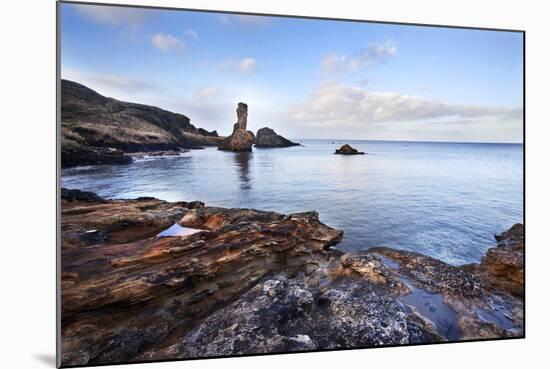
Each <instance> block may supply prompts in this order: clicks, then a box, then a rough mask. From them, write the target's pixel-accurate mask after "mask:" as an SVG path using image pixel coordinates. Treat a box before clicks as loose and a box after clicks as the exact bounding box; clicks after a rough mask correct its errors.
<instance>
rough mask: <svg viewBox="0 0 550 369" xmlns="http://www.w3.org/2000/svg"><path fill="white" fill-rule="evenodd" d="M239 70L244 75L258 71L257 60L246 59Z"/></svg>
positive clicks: (242, 61) (241, 62)
mask: <svg viewBox="0 0 550 369" xmlns="http://www.w3.org/2000/svg"><path fill="white" fill-rule="evenodd" d="M239 70H240V71H241V72H242V73H250V72H254V70H256V59H253V58H245V59H243V60H241V61H240V62H239Z"/></svg>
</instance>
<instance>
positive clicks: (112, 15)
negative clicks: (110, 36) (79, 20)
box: [73, 4, 151, 27]
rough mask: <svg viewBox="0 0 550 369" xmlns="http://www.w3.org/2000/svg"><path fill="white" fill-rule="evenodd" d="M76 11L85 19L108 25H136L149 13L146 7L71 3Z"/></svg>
mask: <svg viewBox="0 0 550 369" xmlns="http://www.w3.org/2000/svg"><path fill="white" fill-rule="evenodd" d="M73 6H74V8H75V9H76V11H77V12H78V13H79V14H80V15H81V16H82V17H83V18H85V19H87V20H90V21H93V22H96V23H100V24H110V25H117V26H119V25H128V26H132V27H136V26H139V25H141V23H143V21H144V20H145V18H147V17H148V16H149V15H150V13H151V12H150V11H149V12H148V11H147V9H139V8H129V7H118V6H109V5H85V4H78V5H77V4H75V5H73Z"/></svg>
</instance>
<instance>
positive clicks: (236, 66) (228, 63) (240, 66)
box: [219, 58, 257, 74]
mask: <svg viewBox="0 0 550 369" xmlns="http://www.w3.org/2000/svg"><path fill="white" fill-rule="evenodd" d="M256 66H257V62H256V59H254V58H244V59H240V60H234V59H231V58H227V59H225V60H224V61H223V62H221V63H220V64H219V67H220V69H222V70H233V71H236V72H239V73H242V74H249V73H253V72H255V71H256Z"/></svg>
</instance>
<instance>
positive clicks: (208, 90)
mask: <svg viewBox="0 0 550 369" xmlns="http://www.w3.org/2000/svg"><path fill="white" fill-rule="evenodd" d="M219 92H220V91H219V89H218V88H217V87H204V88H201V89H200V90H198V91H197V93H196V95H195V98H196V99H197V100H207V99H210V98H211V97H214V96H216V95H218V93H219Z"/></svg>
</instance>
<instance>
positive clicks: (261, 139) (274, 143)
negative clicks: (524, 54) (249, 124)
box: [254, 127, 300, 147]
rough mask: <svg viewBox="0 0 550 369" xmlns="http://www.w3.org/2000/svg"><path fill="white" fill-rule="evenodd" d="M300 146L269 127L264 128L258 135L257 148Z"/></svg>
mask: <svg viewBox="0 0 550 369" xmlns="http://www.w3.org/2000/svg"><path fill="white" fill-rule="evenodd" d="M299 145H300V144H298V143H295V142H292V141H290V140H288V139H286V138H284V137H283V136H280V135H278V134H277V133H275V131H274V130H272V129H271V128H269V127H264V128H261V129H259V130H258V133H257V134H256V144H255V145H254V146H256V147H290V146H299Z"/></svg>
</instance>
